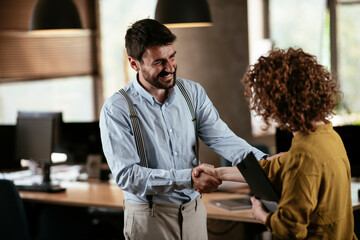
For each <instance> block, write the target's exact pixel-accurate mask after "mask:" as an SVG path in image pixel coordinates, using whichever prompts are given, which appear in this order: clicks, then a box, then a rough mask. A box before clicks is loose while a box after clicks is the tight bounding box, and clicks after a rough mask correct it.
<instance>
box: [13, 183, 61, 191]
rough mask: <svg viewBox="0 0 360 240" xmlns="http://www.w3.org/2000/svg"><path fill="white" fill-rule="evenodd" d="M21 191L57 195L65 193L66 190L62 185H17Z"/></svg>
mask: <svg viewBox="0 0 360 240" xmlns="http://www.w3.org/2000/svg"><path fill="white" fill-rule="evenodd" d="M15 186H16V188H17V189H18V190H19V191H32V192H47V193H57V192H64V191H65V190H66V189H65V188H62V187H61V186H60V185H52V184H33V185H15Z"/></svg>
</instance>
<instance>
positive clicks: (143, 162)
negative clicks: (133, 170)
mask: <svg viewBox="0 0 360 240" xmlns="http://www.w3.org/2000/svg"><path fill="white" fill-rule="evenodd" d="M119 92H120V93H121V94H122V95H123V96H124V97H125V99H126V102H127V104H128V106H129V110H130V120H131V125H132V127H133V129H134V137H135V143H136V150H137V152H138V155H139V157H140V166H143V167H149V165H148V161H147V157H146V151H145V145H144V140H143V137H142V133H141V128H140V122H139V117H138V115H137V114H136V111H135V108H134V104H133V103H132V101H131V99H130V97H129V96H128V95H127V93H126V92H125V90H124V89H120V91H119Z"/></svg>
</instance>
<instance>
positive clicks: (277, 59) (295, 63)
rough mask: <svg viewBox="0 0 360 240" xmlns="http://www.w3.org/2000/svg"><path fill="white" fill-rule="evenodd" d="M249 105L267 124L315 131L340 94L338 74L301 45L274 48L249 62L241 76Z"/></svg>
mask: <svg viewBox="0 0 360 240" xmlns="http://www.w3.org/2000/svg"><path fill="white" fill-rule="evenodd" d="M241 82H242V83H243V85H244V87H245V97H246V99H247V100H248V101H249V103H250V109H251V110H254V111H255V112H256V113H257V115H259V116H261V117H262V118H263V120H264V122H265V124H266V126H267V128H268V127H269V126H270V125H271V124H270V123H271V121H272V120H275V121H276V122H277V124H278V127H279V128H280V129H283V130H288V131H291V132H297V131H301V132H308V131H314V130H315V128H316V126H315V124H314V123H315V122H317V121H326V119H325V118H326V117H328V116H330V115H333V114H334V112H333V109H334V107H335V106H336V105H337V104H338V102H339V100H340V98H341V92H340V91H339V86H338V84H337V81H336V80H335V77H334V76H333V75H332V74H331V73H330V72H329V71H328V70H327V69H326V68H325V67H324V66H322V65H320V64H319V63H318V62H317V60H316V57H315V56H313V55H311V54H308V53H305V52H303V50H302V49H293V48H289V49H288V50H281V49H274V50H271V51H270V52H269V54H268V56H262V57H260V58H259V59H258V62H257V63H256V64H254V65H252V66H250V67H249V68H248V70H247V72H246V73H245V75H244V77H243V79H242V80H241Z"/></svg>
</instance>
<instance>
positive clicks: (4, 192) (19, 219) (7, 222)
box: [0, 179, 30, 240]
mask: <svg viewBox="0 0 360 240" xmlns="http://www.w3.org/2000/svg"><path fill="white" fill-rule="evenodd" d="M0 238H1V239H8V240H11V239H17V240H20V239H21V240H22V239H26V240H27V239H30V235H29V229H28V225H27V220H26V215H25V209H24V205H23V202H22V200H21V198H20V196H19V193H18V191H17V189H16V187H15V185H14V184H13V183H12V182H11V181H9V180H4V179H0Z"/></svg>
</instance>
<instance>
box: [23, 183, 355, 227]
mask: <svg viewBox="0 0 360 240" xmlns="http://www.w3.org/2000/svg"><path fill="white" fill-rule="evenodd" d="M64 187H66V191H65V192H61V193H41V192H26V191H20V196H21V198H22V199H24V200H25V201H32V202H39V203H47V204H57V205H68V206H78V207H104V208H110V209H119V210H121V209H123V199H124V195H123V193H122V191H121V190H120V189H119V188H118V186H116V185H113V184H108V183H91V182H73V183H66V184H64ZM353 187H356V188H360V183H359V184H357V185H356V186H355V185H354V186H353ZM353 190H354V191H352V199H353V208H354V210H358V209H360V202H359V199H358V197H357V189H353ZM241 196H245V194H241V193H226V192H214V193H211V194H203V200H204V204H205V206H206V209H207V213H208V218H209V219H220V220H231V221H241V222H257V221H256V220H255V219H254V217H253V215H252V212H251V209H247V210H236V211H229V210H226V209H223V208H220V207H217V206H215V205H213V204H211V203H209V200H211V199H224V198H237V197H241Z"/></svg>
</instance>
